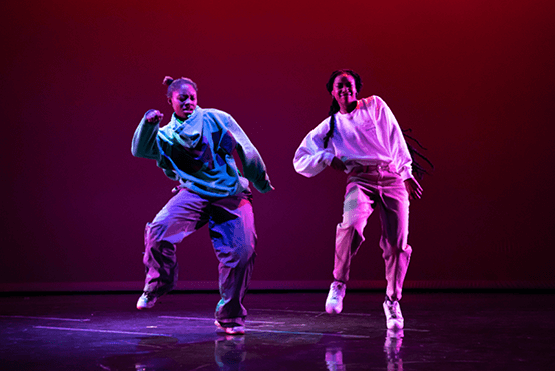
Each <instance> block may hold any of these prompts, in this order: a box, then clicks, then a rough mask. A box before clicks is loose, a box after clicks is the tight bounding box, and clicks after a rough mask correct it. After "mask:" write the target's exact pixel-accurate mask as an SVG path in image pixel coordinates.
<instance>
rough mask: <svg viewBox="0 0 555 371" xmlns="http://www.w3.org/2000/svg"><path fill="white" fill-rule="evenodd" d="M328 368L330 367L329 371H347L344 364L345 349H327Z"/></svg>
mask: <svg viewBox="0 0 555 371" xmlns="http://www.w3.org/2000/svg"><path fill="white" fill-rule="evenodd" d="M326 366H328V370H329V371H344V370H346V369H347V368H345V365H344V364H343V349H342V348H341V347H328V348H326Z"/></svg>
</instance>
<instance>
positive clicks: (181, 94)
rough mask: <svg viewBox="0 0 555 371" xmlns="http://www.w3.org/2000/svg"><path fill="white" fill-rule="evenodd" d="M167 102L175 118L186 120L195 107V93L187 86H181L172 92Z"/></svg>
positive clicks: (193, 89)
mask: <svg viewBox="0 0 555 371" xmlns="http://www.w3.org/2000/svg"><path fill="white" fill-rule="evenodd" d="M168 102H169V103H170V105H171V106H172V107H173V110H174V111H175V114H176V116H177V117H179V118H182V119H186V118H188V117H189V115H191V113H193V111H194V110H195V108H196V106H197V92H196V91H195V88H193V87H192V86H191V85H189V84H183V85H181V86H180V87H178V88H177V89H176V90H174V91H173V93H172V97H171V98H169V99H168Z"/></svg>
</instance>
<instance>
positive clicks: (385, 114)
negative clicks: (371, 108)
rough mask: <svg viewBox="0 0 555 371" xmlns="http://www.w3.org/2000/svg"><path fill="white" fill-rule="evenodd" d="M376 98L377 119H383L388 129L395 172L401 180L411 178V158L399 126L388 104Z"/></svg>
mask: <svg viewBox="0 0 555 371" xmlns="http://www.w3.org/2000/svg"><path fill="white" fill-rule="evenodd" d="M377 100H378V104H379V105H380V109H379V110H378V112H379V116H378V119H379V120H384V121H385V123H384V124H385V125H384V126H385V127H386V128H388V130H389V146H390V147H389V151H390V153H391V157H392V159H393V163H394V164H395V167H396V168H397V172H398V173H399V175H400V176H401V178H402V179H403V180H407V179H409V178H412V158H411V156H410V152H409V149H408V147H407V143H406V142H405V138H404V136H403V132H402V131H401V127H400V126H399V124H398V123H397V119H396V118H395V116H394V115H393V112H391V109H390V108H389V107H388V105H387V104H386V103H385V102H384V101H383V100H382V99H381V98H379V97H377Z"/></svg>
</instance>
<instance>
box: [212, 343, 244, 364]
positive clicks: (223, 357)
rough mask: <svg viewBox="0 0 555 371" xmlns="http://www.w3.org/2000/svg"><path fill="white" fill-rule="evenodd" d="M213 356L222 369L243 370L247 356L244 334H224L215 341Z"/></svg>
mask: <svg viewBox="0 0 555 371" xmlns="http://www.w3.org/2000/svg"><path fill="white" fill-rule="evenodd" d="M214 358H215V360H216V364H217V365H218V367H219V368H220V370H222V371H238V370H244V367H242V363H243V362H244V361H245V359H246V358H247V352H246V350H245V336H231V335H225V336H222V337H221V338H219V339H217V340H216V341H215V350H214Z"/></svg>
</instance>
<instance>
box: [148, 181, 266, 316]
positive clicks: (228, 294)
mask: <svg viewBox="0 0 555 371" xmlns="http://www.w3.org/2000/svg"><path fill="white" fill-rule="evenodd" d="M206 223H208V228H209V231H210V238H211V239H212V245H213V247H214V251H215V253H216V256H217V258H218V260H219V262H220V264H219V287H220V295H221V300H220V301H219V303H218V305H217V307H216V314H215V316H216V319H218V320H219V321H220V322H230V323H238V324H239V325H243V324H244V319H245V317H246V315H247V310H246V309H245V307H244V306H243V298H244V296H245V293H246V291H247V288H248V284H249V281H250V278H251V275H252V269H253V265H254V258H255V255H256V254H255V251H254V248H255V245H256V232H255V228H254V216H253V211H252V194H250V192H248V193H247V192H243V193H241V194H239V195H236V196H228V197H223V198H218V197H203V196H200V195H198V194H196V193H193V192H191V191H189V190H188V189H186V188H181V189H180V190H179V192H178V193H177V194H176V195H175V196H174V197H172V198H171V199H170V201H168V203H167V204H166V205H165V206H164V208H162V210H160V212H159V213H158V214H157V215H156V217H155V218H154V220H153V221H152V222H151V223H148V224H147V225H146V228H145V255H144V258H143V262H144V264H145V266H146V271H147V272H146V280H145V287H144V291H145V292H150V293H152V294H154V295H156V296H160V295H162V294H165V293H167V292H168V291H170V290H172V289H173V288H174V287H175V284H176V283H177V275H178V265H177V260H176V244H178V243H179V242H181V241H182V240H183V239H184V238H185V237H187V236H188V235H190V234H191V233H193V232H195V231H196V230H198V229H199V228H200V227H202V226H203V225H205V224H206Z"/></svg>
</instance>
